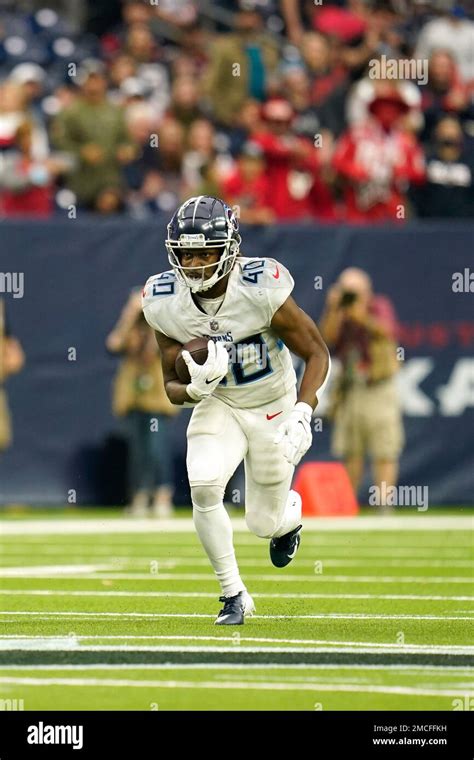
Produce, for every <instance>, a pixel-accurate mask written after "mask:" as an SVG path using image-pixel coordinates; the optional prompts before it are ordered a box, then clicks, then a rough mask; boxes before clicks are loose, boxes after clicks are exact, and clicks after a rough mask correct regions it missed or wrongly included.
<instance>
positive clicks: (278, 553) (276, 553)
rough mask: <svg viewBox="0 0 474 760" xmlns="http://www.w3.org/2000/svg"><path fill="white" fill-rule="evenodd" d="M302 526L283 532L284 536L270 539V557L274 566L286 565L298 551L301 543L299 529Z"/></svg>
mask: <svg viewBox="0 0 474 760" xmlns="http://www.w3.org/2000/svg"><path fill="white" fill-rule="evenodd" d="M302 527H303V526H302V525H298V527H297V528H295V529H294V530H291V531H290V532H289V533H285V535H284V536H279V537H278V538H272V539H271V541H270V559H271V561H272V562H273V564H274V565H275V567H286V566H287V565H289V564H290V562H291V560H292V559H293V557H294V556H295V554H296V552H297V551H298V547H299V545H300V543H301V536H300V530H301V528H302Z"/></svg>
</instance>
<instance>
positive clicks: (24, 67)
mask: <svg viewBox="0 0 474 760" xmlns="http://www.w3.org/2000/svg"><path fill="white" fill-rule="evenodd" d="M9 78H10V81H11V82H14V83H15V84H17V85H19V86H20V87H21V90H22V95H23V107H24V109H25V111H26V114H27V117H28V119H29V121H31V122H33V123H34V125H35V129H36V130H37V131H38V132H39V131H40V130H41V133H42V135H41V139H42V141H43V148H42V150H43V157H45V156H46V155H47V153H48V136H47V132H46V121H45V115H44V112H43V110H42V108H41V97H42V96H43V94H44V84H45V79H46V75H45V72H44V71H43V69H42V68H41V66H38V65H37V64H36V63H20V64H18V66H15V68H14V69H13V70H12V72H11V73H10V77H9Z"/></svg>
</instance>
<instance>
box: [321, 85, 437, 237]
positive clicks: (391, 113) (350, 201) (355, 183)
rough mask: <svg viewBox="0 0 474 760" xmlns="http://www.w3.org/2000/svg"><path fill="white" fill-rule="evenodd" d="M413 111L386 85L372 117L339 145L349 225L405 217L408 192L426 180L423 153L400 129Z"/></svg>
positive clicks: (372, 106) (336, 156)
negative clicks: (409, 186) (408, 114)
mask: <svg viewBox="0 0 474 760" xmlns="http://www.w3.org/2000/svg"><path fill="white" fill-rule="evenodd" d="M408 110H409V106H408V104H407V103H406V102H405V100H403V97H402V95H401V94H400V92H399V91H398V90H396V89H394V88H391V87H390V88H389V87H382V86H381V87H380V88H379V91H378V94H376V95H375V97H374V99H373V100H372V102H371V103H370V105H369V111H370V113H371V118H369V119H368V120H367V121H366V122H364V123H363V124H360V125H356V126H354V127H352V128H350V129H349V130H348V131H347V132H346V133H345V134H344V135H343V136H342V137H341V139H340V140H339V142H338V144H337V146H336V150H335V153H334V158H333V165H334V168H335V170H336V171H337V172H338V174H339V178H340V179H341V180H342V182H343V191H344V199H345V218H346V219H347V221H351V222H364V221H365V222H370V221H392V222H395V221H400V220H403V219H405V218H406V215H407V198H406V188H408V185H409V183H417V182H421V181H422V180H423V178H424V164H423V154H422V152H421V149H420V148H419V146H418V144H417V142H416V140H415V138H414V136H413V135H411V134H409V133H408V132H407V131H404V130H402V129H401V128H400V127H399V124H400V121H401V119H402V117H403V116H404V115H405V114H406V113H407V112H408Z"/></svg>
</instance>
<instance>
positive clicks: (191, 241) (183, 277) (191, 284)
mask: <svg viewBox="0 0 474 760" xmlns="http://www.w3.org/2000/svg"><path fill="white" fill-rule="evenodd" d="M240 242H241V237H240V235H239V234H238V233H237V234H236V235H235V233H234V236H233V237H228V238H227V239H226V240H222V239H214V240H213V239H211V240H206V239H205V236H204V235H203V234H202V233H199V234H195V235H194V234H182V235H180V236H179V239H178V240H173V239H171V238H170V236H169V226H168V238H167V240H166V243H165V245H166V250H167V251H168V261H169V263H170V264H171V266H172V268H173V270H174V272H175V274H176V278H177V279H178V280H179V281H180V282H181V283H183V284H184V285H186V286H187V287H188V288H189V289H190V290H191V292H192V293H202V292H205V291H206V290H209V289H210V288H212V287H213V286H214V285H215V284H216V282H218V281H219V280H221V279H222V278H223V277H225V276H226V275H227V274H229V272H230V271H231V270H232V268H233V266H234V263H235V259H236V258H237V256H238V254H239V247H240ZM193 248H195V249H196V250H203V249H216V248H217V249H220V250H221V255H220V259H219V261H217V262H214V263H213V264H203V265H202V266H199V267H196V266H192V267H184V266H183V265H182V264H181V262H180V259H179V251H180V250H183V249H185V250H190V249H193ZM210 267H215V272H213V274H212V275H211V276H210V277H209V278H207V279H206V277H205V275H206V272H207V271H208V270H209V268H210ZM197 269H200V270H201V277H200V278H196V277H190V276H189V274H187V271H188V270H193V272H196V270H197Z"/></svg>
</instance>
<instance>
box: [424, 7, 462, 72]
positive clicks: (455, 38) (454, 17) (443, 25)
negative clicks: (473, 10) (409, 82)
mask: <svg viewBox="0 0 474 760" xmlns="http://www.w3.org/2000/svg"><path fill="white" fill-rule="evenodd" d="M440 48H442V49H443V50H447V51H449V52H450V53H451V55H452V57H453V59H454V60H455V61H456V63H457V65H458V67H459V72H460V74H461V77H462V79H463V80H464V82H466V84H469V83H470V82H473V81H474V55H473V50H474V21H471V20H470V19H468V18H466V16H465V13H464V11H462V9H461V8H460V7H459V6H457V5H453V7H452V8H451V9H450V10H449V11H446V12H445V13H443V14H442V16H441V18H436V19H433V20H432V21H428V23H427V24H426V25H425V26H424V27H423V29H422V30H421V34H420V36H419V38H418V43H417V46H416V51H415V56H416V58H424V59H427V58H430V56H431V55H432V53H433V51H434V50H438V49H440Z"/></svg>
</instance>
